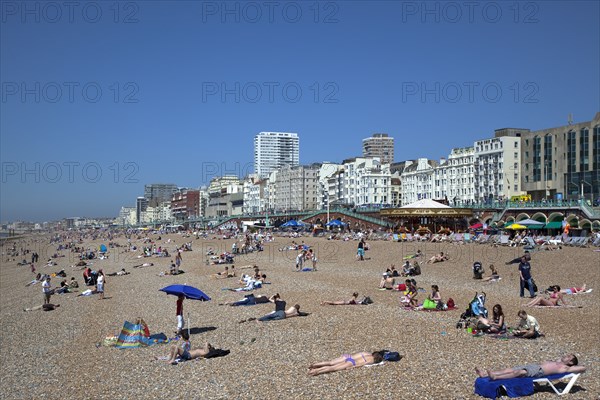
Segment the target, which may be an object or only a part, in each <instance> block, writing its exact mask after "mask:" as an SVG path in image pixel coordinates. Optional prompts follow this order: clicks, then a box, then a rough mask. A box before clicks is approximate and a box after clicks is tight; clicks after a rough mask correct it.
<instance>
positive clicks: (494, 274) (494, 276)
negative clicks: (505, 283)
mask: <svg viewBox="0 0 600 400" xmlns="http://www.w3.org/2000/svg"><path fill="white" fill-rule="evenodd" d="M490 272H491V275H490V276H488V277H487V278H483V279H482V281H483V282H497V281H499V280H500V274H499V273H498V270H497V269H496V267H495V266H494V264H490Z"/></svg>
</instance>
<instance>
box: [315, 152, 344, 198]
mask: <svg viewBox="0 0 600 400" xmlns="http://www.w3.org/2000/svg"><path fill="white" fill-rule="evenodd" d="M343 170H344V166H343V165H341V164H334V163H330V162H324V163H323V164H321V168H320V169H319V196H318V198H319V202H318V205H317V207H318V209H320V210H324V209H325V208H327V205H328V204H329V205H331V204H332V202H335V201H336V200H337V199H338V197H341V192H342V191H341V190H340V189H341V187H342V182H341V181H340V179H339V177H340V173H342V174H343ZM330 181H331V183H332V184H333V186H332V188H331V190H330ZM338 193H340V194H339V195H338Z"/></svg>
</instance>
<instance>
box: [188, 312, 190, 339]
mask: <svg viewBox="0 0 600 400" xmlns="http://www.w3.org/2000/svg"><path fill="white" fill-rule="evenodd" d="M189 336H190V312H189V311H188V337H189Z"/></svg>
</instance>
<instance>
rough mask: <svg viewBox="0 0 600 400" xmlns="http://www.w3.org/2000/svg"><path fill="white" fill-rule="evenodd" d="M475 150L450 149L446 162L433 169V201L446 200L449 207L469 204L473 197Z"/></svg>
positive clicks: (463, 148)
mask: <svg viewBox="0 0 600 400" xmlns="http://www.w3.org/2000/svg"><path fill="white" fill-rule="evenodd" d="M474 162H475V148H474V147H461V148H455V149H452V151H451V152H450V155H449V156H448V159H447V160H444V161H441V162H440V164H439V165H438V166H437V167H436V168H435V169H434V194H433V198H434V199H448V201H449V202H450V204H451V205H458V204H471V203H472V202H473V201H474V200H475V196H474V182H475V176H474V171H475V167H474Z"/></svg>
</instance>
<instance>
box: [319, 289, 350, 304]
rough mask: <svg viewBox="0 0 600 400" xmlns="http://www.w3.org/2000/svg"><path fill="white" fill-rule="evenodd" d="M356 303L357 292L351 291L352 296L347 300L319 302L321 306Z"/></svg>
mask: <svg viewBox="0 0 600 400" xmlns="http://www.w3.org/2000/svg"><path fill="white" fill-rule="evenodd" d="M355 304H359V303H358V292H354V293H352V297H351V298H350V299H349V300H338V301H324V302H322V303H321V305H322V306H327V305H329V306H347V305H355Z"/></svg>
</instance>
